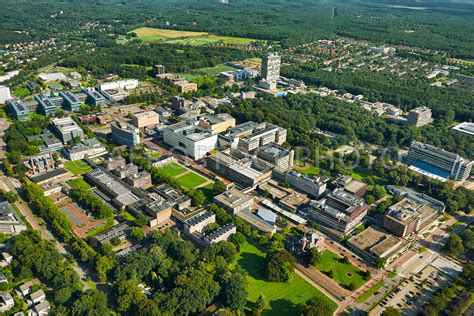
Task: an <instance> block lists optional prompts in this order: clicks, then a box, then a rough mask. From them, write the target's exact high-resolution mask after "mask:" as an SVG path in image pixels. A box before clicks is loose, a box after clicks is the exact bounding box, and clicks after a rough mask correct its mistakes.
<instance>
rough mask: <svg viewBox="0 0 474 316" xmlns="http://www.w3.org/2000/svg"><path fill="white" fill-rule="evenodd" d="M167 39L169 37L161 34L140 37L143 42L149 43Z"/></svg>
mask: <svg viewBox="0 0 474 316" xmlns="http://www.w3.org/2000/svg"><path fill="white" fill-rule="evenodd" d="M167 39H168V38H167V37H164V36H159V35H151V36H143V37H140V40H141V41H142V42H147V43H150V42H151V43H153V42H162V41H165V40H167Z"/></svg>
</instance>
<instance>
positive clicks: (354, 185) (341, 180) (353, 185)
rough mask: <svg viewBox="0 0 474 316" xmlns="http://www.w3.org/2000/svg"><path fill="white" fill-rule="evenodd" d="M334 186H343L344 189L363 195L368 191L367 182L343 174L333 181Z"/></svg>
mask: <svg viewBox="0 0 474 316" xmlns="http://www.w3.org/2000/svg"><path fill="white" fill-rule="evenodd" d="M331 187H332V188H342V189H343V190H344V191H346V192H349V193H351V194H354V195H356V196H358V197H363V196H364V195H365V193H366V192H367V183H364V182H362V181H359V180H355V179H353V178H352V177H351V176H346V175H342V176H340V177H338V178H336V179H335V180H334V181H333V182H332V183H331Z"/></svg>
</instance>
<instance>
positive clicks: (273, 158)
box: [256, 144, 295, 170]
mask: <svg viewBox="0 0 474 316" xmlns="http://www.w3.org/2000/svg"><path fill="white" fill-rule="evenodd" d="M256 153H257V157H258V158H260V159H262V160H264V161H267V162H269V163H271V164H272V165H274V166H275V167H277V168H279V169H282V170H289V169H291V168H293V159H294V155H295V152H294V151H293V150H291V149H286V148H283V147H281V146H279V145H277V144H269V145H266V146H264V147H262V148H258V149H257V150H256Z"/></svg>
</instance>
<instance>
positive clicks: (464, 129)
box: [451, 122, 474, 137]
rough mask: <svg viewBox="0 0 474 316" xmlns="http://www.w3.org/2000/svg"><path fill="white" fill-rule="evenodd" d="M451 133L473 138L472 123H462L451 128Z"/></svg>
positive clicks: (473, 128)
mask: <svg viewBox="0 0 474 316" xmlns="http://www.w3.org/2000/svg"><path fill="white" fill-rule="evenodd" d="M451 130H452V131H455V132H458V133H461V134H464V135H468V136H471V137H474V123H470V122H462V123H460V124H458V125H456V126H454V127H452V128H451Z"/></svg>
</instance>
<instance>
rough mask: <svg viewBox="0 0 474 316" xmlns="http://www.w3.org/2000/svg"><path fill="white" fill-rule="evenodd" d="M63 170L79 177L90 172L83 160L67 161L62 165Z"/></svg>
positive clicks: (89, 167)
mask: <svg viewBox="0 0 474 316" xmlns="http://www.w3.org/2000/svg"><path fill="white" fill-rule="evenodd" d="M64 168H66V169H67V170H68V171H69V172H71V173H72V174H75V175H81V174H84V173H86V172H87V171H90V170H92V168H91V166H89V164H88V163H87V162H85V161H84V160H75V161H68V162H66V163H64Z"/></svg>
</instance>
